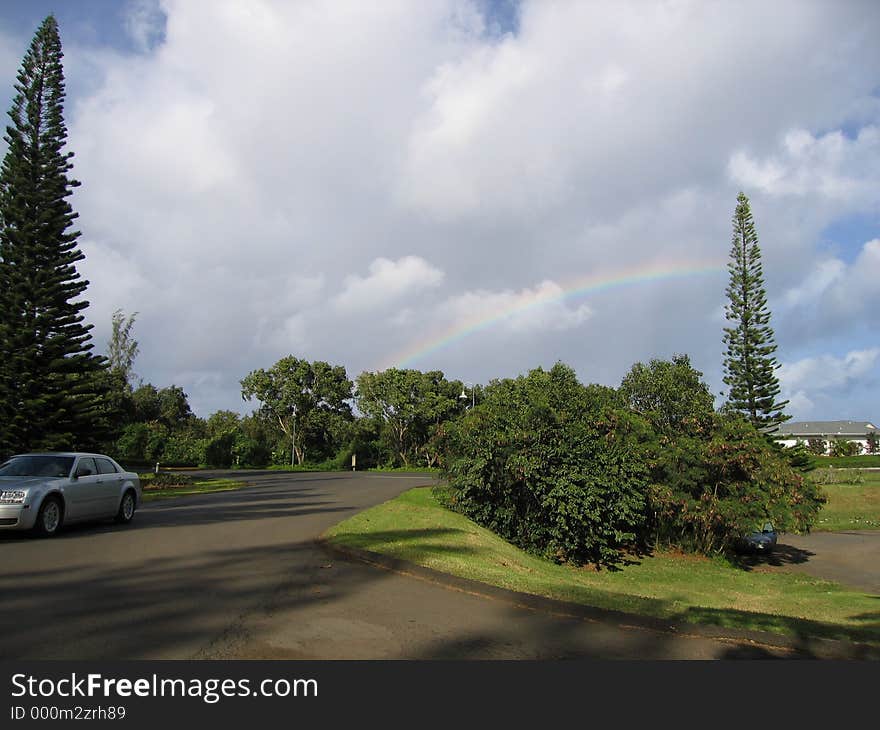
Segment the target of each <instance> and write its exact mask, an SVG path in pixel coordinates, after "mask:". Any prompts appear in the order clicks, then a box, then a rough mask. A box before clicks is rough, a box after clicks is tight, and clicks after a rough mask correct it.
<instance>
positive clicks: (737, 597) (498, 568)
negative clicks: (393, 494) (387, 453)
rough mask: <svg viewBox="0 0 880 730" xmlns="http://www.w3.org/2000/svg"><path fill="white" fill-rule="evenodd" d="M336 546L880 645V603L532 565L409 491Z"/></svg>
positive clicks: (738, 580)
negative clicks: (879, 611) (879, 604)
mask: <svg viewBox="0 0 880 730" xmlns="http://www.w3.org/2000/svg"><path fill="white" fill-rule="evenodd" d="M325 537H327V538H329V539H330V540H331V541H332V542H335V543H337V544H340V545H344V546H350V547H354V548H360V549H363V550H370V551H373V552H378V553H385V554H387V555H391V556H393V557H396V558H400V559H403V560H408V561H410V562H413V563H417V564H418V565H422V566H425V567H428V568H433V569H435V570H438V571H441V572H445V573H452V574H454V575H458V576H461V577H464V578H471V579H473V580H478V581H482V582H484V583H490V584H492V585H496V586H500V587H502V588H508V589H511V590H515V591H521V592H524V593H532V594H535V595H539V596H545V597H548V598H555V599H560V600H565V601H573V602H575V603H581V604H586V605H589V606H597V607H600V608H608V609H615V610H619V611H626V612H629V613H636V614H642V615H648V616H656V617H659V618H664V619H671V620H680V621H688V622H692V623H706V624H714V625H720V626H732V627H739V628H745V629H759V630H765V631H774V632H777V633H785V634H792V635H800V636H820V637H827V638H838V639H849V640H859V641H868V642H871V643H874V644H880V618H878V616H880V614H878V598H877V597H876V596H870V595H867V594H864V593H860V592H858V591H853V590H848V589H846V588H843V587H842V586H839V585H837V584H835V583H830V582H828V581H823V580H820V579H817V578H812V577H810V576H805V575H801V574H795V573H786V572H781V571H778V570H774V571H773V572H770V571H769V570H767V569H763V570H762V569H761V568H753V569H744V568H738V567H736V566H733V565H731V564H730V563H729V562H727V561H725V560H723V559H720V558H719V559H709V558H704V557H700V556H693V555H683V554H677V553H658V554H657V555H655V556H653V557H644V558H639V559H637V560H636V561H635V562H634V563H633V564H630V565H627V566H626V567H624V569H623V570H619V571H608V570H602V571H595V570H593V569H591V568H577V567H572V566H567V565H556V564H555V563H552V562H549V561H546V560H542V559H540V558H536V557H534V556H532V555H529V554H528V553H525V552H523V551H521V550H519V549H518V548H515V547H513V546H512V545H510V544H509V543H507V542H505V541H504V540H502V539H501V538H499V537H498V536H497V535H495V534H494V533H492V532H490V531H489V530H486V529H484V528H482V527H479V526H478V525H476V524H474V523H473V522H471V521H470V520H468V519H467V518H465V517H463V516H462V515H459V514H456V513H454V512H451V511H449V510H447V509H445V508H444V507H442V506H441V505H440V504H439V503H438V502H437V500H436V499H435V498H434V496H433V494H432V493H431V489H430V488H428V487H422V488H418V489H411V490H409V491H407V492H405V493H404V494H402V495H401V496H400V497H398V498H397V499H394V500H392V501H390V502H386V503H385V504H382V505H379V506H377V507H374V508H372V509H369V510H367V511H365V512H362V513H360V514H358V515H355V516H354V517H352V518H350V519H348V520H346V521H344V522H342V523H340V524H338V525H336V526H335V527H333V528H331V529H330V530H329V531H328V532H327V533H326V534H325Z"/></svg>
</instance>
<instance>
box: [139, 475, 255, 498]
mask: <svg viewBox="0 0 880 730" xmlns="http://www.w3.org/2000/svg"><path fill="white" fill-rule="evenodd" d="M244 486H245V483H244V482H239V481H236V480H234V479H202V480H195V481H194V482H193V483H192V484H184V485H182V486H179V487H157V488H155V489H150V488H146V489H144V490H143V501H144V502H152V501H153V500H154V499H165V498H167V497H187V496H189V495H192V494H207V493H209V492H229V491H231V490H233V489H241V488H242V487H244Z"/></svg>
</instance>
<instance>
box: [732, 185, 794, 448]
mask: <svg viewBox="0 0 880 730" xmlns="http://www.w3.org/2000/svg"><path fill="white" fill-rule="evenodd" d="M736 202H737V205H736V211H735V212H734V214H733V243H732V245H731V248H730V259H731V261H730V263H729V264H728V267H727V268H728V270H729V271H730V283H729V284H728V286H727V297H728V300H729V302H728V304H727V307H726V309H725V316H726V317H727V320H728V321H729V322H732V323H733V326H731V327H725V328H724V344H725V345H727V353H726V355H725V358H724V372H725V375H724V382H725V384H726V385H728V386H729V387H730V392H729V395H728V401H727V406H728V407H729V408H732V409H733V410H736V411H739V412H741V413H743V414H744V415H745V416H746V417H747V418H748V419H749V421H751V422H752V424H753V425H754V426H755V427H756V428H760V429H761V430H763V431H766V432H773V431H775V430H776V429H777V428H778V426H779V425H780V424H781V423H783V422H785V421H787V420H788V419H789V416H786V415H784V413H783V409H784V408H785V406H786V405H788V401H781V402H780V401H777V397H778V396H779V393H780V387H779V380H778V379H777V377H776V373H775V371H776V369H777V368H778V367H779V363H778V362H777V361H776V358H775V357H774V356H773V353H774V352H776V341H775V338H774V336H773V330H772V329H771V327H770V310H769V309H768V308H767V295H766V293H765V291H764V271H763V268H762V266H761V249H760V248H759V247H758V234H757V233H756V232H755V222H754V220H753V219H752V211H751V208H750V207H749V199H748V198H747V197H746V196H745V195H744V194H743V193H740V194H739V195H738V196H737V199H736Z"/></svg>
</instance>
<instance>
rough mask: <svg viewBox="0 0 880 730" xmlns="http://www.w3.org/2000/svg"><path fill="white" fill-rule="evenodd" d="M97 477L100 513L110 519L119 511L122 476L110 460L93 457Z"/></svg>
mask: <svg viewBox="0 0 880 730" xmlns="http://www.w3.org/2000/svg"><path fill="white" fill-rule="evenodd" d="M95 464H96V465H97V467H98V476H99V478H100V484H101V512H102V514H105V515H107V516H108V517H112V516H113V515H115V514H116V512H117V511H118V510H119V499H120V497H121V496H122V480H123V475H122V474H120V473H119V472H118V471H117V470H116V467H115V466H114V465H113V462H112V461H110V459H104V458H102V457H100V456H96V457H95Z"/></svg>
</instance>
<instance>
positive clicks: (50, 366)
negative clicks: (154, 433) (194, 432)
mask: <svg viewBox="0 0 880 730" xmlns="http://www.w3.org/2000/svg"><path fill="white" fill-rule="evenodd" d="M62 57H63V54H62V52H61V39H60V37H59V35H58V24H57V22H56V21H55V18H54V17H53V16H51V15H50V16H49V17H47V18H46V20H45V21H43V23H42V25H41V26H40V28H39V29H38V30H37V32H36V34H35V35H34V38H33V41H32V42H31V45H30V48H29V49H28V51H27V53H26V54H25V56H24V59H23V61H22V65H21V70H20V71H19V73H18V77H17V83H16V84H15V91H16V95H15V98H14V99H13V102H12V108H11V110H10V111H9V117H10V119H11V120H12V123H11V124H10V125H8V126H7V128H6V137H5V139H6V142H7V143H8V151H7V153H6V157H5V158H4V160H3V165H2V168H0V455H3V454H9V453H12V452H16V451H23V450H30V449H74V448H85V447H88V446H90V445H92V444H94V443H96V441H97V440H98V438H99V435H98V432H99V431H100V427H101V425H102V421H103V417H102V415H101V414H102V412H103V410H104V405H103V404H102V402H101V401H102V397H101V394H100V392H99V391H100V390H101V389H102V385H101V383H102V382H103V381H104V380H106V378H105V377H104V372H105V368H106V365H105V361H104V360H103V358H101V357H97V356H95V355H93V354H92V353H91V352H90V350H91V349H92V344H91V335H90V334H89V331H90V330H91V328H92V325H87V324H84V322H83V320H84V317H83V314H82V311H83V310H84V309H85V308H86V307H87V306H88V302H87V301H84V300H83V299H81V298H80V296H81V295H82V294H83V292H84V291H85V289H86V287H87V286H88V282H87V281H85V280H83V279H81V278H80V276H79V274H78V272H77V270H76V263H77V262H78V261H81V260H82V259H83V258H84V256H83V254H82V252H81V251H80V250H79V249H78V248H77V246H76V240H77V238H78V237H79V235H80V234H79V232H78V231H74V230H71V224H72V222H73V220H74V219H75V218H76V217H77V214H76V213H74V212H73V208H72V207H71V205H70V203H69V202H68V201H67V198H68V197H69V196H70V195H71V194H72V192H73V188H74V187H75V186H77V185H79V183H78V182H77V181H75V180H73V179H70V178H68V176H67V173H68V172H70V170H71V169H72V164H71V162H70V158H71V157H72V156H73V153H72V152H66V151H65V149H64V147H65V141H66V139H67V128H66V126H65V124H64V113H63V107H64V96H65V93H64V72H63V69H62V64H61V59H62Z"/></svg>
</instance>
